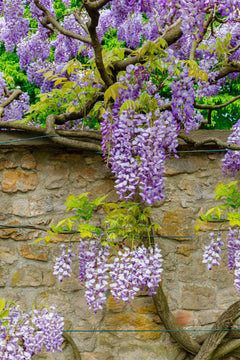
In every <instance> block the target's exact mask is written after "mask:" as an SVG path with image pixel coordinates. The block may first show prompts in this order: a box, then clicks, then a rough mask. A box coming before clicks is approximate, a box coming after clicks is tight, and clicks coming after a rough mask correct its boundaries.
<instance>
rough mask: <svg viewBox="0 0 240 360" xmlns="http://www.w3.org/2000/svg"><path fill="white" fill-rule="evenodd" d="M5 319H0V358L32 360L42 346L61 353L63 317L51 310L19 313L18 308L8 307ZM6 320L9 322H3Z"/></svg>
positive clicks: (44, 309) (52, 308)
mask: <svg viewBox="0 0 240 360" xmlns="http://www.w3.org/2000/svg"><path fill="white" fill-rule="evenodd" d="M6 308H8V309H9V310H10V311H9V315H8V317H6V318H4V319H3V320H1V319H0V358H1V359H3V360H13V359H14V360H15V359H16V360H31V358H32V356H33V355H37V354H38V353H39V352H41V350H42V348H44V347H45V349H46V350H47V351H51V352H53V353H54V352H55V351H56V350H57V351H62V349H61V344H62V342H63V338H62V332H63V328H64V323H63V318H61V317H59V315H58V314H57V313H56V312H55V308H54V307H51V308H50V309H48V308H44V307H43V308H42V309H41V310H40V309H35V310H33V312H32V313H30V314H27V313H22V312H21V311H20V310H19V307H17V306H14V305H10V306H7V307H6ZM5 320H7V321H8V323H4V321H5Z"/></svg>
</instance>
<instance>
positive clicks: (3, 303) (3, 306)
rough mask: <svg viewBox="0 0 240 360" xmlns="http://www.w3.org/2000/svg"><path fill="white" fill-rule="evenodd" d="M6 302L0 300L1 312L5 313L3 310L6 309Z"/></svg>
mask: <svg viewBox="0 0 240 360" xmlns="http://www.w3.org/2000/svg"><path fill="white" fill-rule="evenodd" d="M5 305H6V302H5V300H4V299H2V300H0V312H2V311H3V309H4V308H5Z"/></svg>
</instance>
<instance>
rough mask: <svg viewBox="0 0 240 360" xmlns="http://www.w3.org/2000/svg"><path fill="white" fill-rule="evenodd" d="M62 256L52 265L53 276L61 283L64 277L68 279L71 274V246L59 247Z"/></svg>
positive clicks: (72, 254)
mask: <svg viewBox="0 0 240 360" xmlns="http://www.w3.org/2000/svg"><path fill="white" fill-rule="evenodd" d="M61 248H62V254H61V255H60V256H59V257H58V258H56V262H55V265H54V272H53V274H54V275H56V276H57V277H58V280H59V281H61V282H62V281H63V278H64V277H70V276H71V272H72V268H71V265H72V258H73V257H74V256H75V255H74V253H73V252H72V250H71V249H72V244H69V245H68V246H66V245H65V244H63V245H61Z"/></svg>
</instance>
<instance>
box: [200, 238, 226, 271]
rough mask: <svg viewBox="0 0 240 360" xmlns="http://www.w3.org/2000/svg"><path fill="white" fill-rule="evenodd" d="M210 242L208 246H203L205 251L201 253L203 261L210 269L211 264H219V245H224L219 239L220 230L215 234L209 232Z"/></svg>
mask: <svg viewBox="0 0 240 360" xmlns="http://www.w3.org/2000/svg"><path fill="white" fill-rule="evenodd" d="M210 236H211V239H212V240H211V242H210V244H209V245H208V246H205V252H204V255H203V263H204V264H207V265H208V270H211V269H212V267H213V266H218V265H219V264H220V260H221V257H220V254H221V252H222V250H221V246H223V245H224V243H223V241H222V240H221V232H219V233H218V235H217V236H216V234H215V233H214V232H211V233H210Z"/></svg>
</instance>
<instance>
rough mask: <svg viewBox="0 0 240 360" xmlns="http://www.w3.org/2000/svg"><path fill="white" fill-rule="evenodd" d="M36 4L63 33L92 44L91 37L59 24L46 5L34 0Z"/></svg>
mask: <svg viewBox="0 0 240 360" xmlns="http://www.w3.org/2000/svg"><path fill="white" fill-rule="evenodd" d="M34 4H35V5H36V6H37V8H38V9H40V10H41V11H42V12H43V13H44V14H45V15H46V16H47V20H48V21H49V23H50V24H52V25H53V26H54V27H55V28H56V29H57V30H58V31H59V32H60V33H61V34H63V35H65V36H68V37H71V38H74V39H77V40H80V41H82V42H84V43H86V44H90V45H91V44H92V42H91V39H89V38H88V37H86V36H82V35H79V34H77V33H75V32H73V31H70V30H66V29H65V28H64V27H63V26H61V25H60V24H59V22H58V21H57V20H56V19H55V18H54V17H53V16H52V14H51V13H50V12H49V11H48V10H47V9H46V8H45V6H43V5H41V4H40V3H39V0H34ZM43 26H44V25H43ZM45 27H46V26H45ZM47 28H49V27H47ZM51 30H52V29H51Z"/></svg>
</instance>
